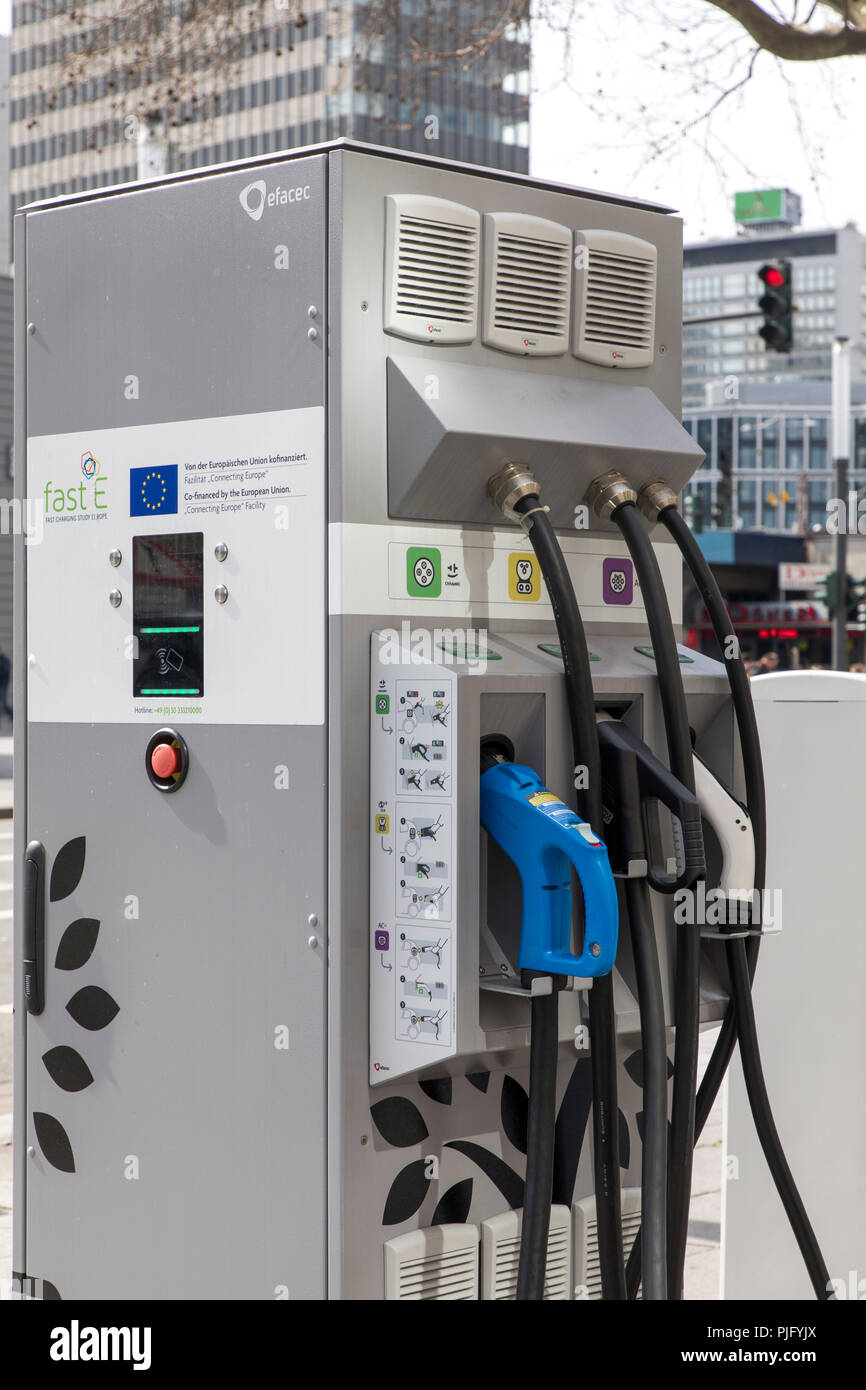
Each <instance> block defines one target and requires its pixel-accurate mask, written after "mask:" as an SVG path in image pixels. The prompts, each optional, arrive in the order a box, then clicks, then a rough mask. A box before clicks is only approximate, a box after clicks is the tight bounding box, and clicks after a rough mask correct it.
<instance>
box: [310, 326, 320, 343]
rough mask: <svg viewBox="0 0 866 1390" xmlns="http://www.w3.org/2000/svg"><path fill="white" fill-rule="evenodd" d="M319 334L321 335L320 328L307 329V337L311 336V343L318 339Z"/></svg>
mask: <svg viewBox="0 0 866 1390" xmlns="http://www.w3.org/2000/svg"><path fill="white" fill-rule="evenodd" d="M318 336H319V330H318V328H308V329H307V337H308V338H309V340H310V342H311V343H314V342H315V341H316V339H317V338H318Z"/></svg>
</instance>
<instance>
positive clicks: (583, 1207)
mask: <svg viewBox="0 0 866 1390" xmlns="http://www.w3.org/2000/svg"><path fill="white" fill-rule="evenodd" d="M640 1216H641V1212H640V1188H639V1187H625V1188H623V1192H622V1243H623V1249H624V1251H625V1253H626V1256H628V1252H629V1251H630V1250H631V1247H632V1245H633V1244H634V1238H635V1236H636V1235H637V1233H638V1231H639V1230H640ZM574 1287H575V1290H578V1289H579V1290H580V1293H579V1294H578V1295H577V1296H578V1297H580V1298H590V1299H592V1298H601V1267H600V1265H599V1259H598V1222H597V1220H596V1214H595V1197H584V1198H583V1200H582V1201H580V1202H575V1204H574ZM638 1297H640V1293H638Z"/></svg>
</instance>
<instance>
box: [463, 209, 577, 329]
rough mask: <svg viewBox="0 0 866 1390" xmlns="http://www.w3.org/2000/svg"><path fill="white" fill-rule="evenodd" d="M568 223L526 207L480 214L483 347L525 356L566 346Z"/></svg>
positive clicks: (568, 295) (569, 285) (568, 276)
mask: <svg viewBox="0 0 866 1390" xmlns="http://www.w3.org/2000/svg"><path fill="white" fill-rule="evenodd" d="M571 246H572V234H571V228H570V227H563V226H561V225H560V224H559V223H558V222H549V221H547V220H546V219H545V218H543V217H530V216H528V215H527V214H525V213H513V212H495V213H489V214H487V215H486V216H485V218H484V309H483V315H482V330H481V338H482V341H483V342H484V343H486V344H487V346H488V347H495V348H500V349H501V350H502V351H503V352H514V353H519V354H521V355H522V356H526V357H554V356H556V355H557V354H560V353H564V352H567V351H568V334H569V326H570V319H571Z"/></svg>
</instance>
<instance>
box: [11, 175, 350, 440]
mask: <svg viewBox="0 0 866 1390" xmlns="http://www.w3.org/2000/svg"><path fill="white" fill-rule="evenodd" d="M257 183H262V184H263V185H264V188H265V195H264V196H265V199H266V201H265V204H264V206H263V208H262V211H261V214H260V216H259V217H258V219H257V220H256V219H254V218H253V216H251V215H250V214H249V213H248V212H246V211H245V210H244V206H243V205H242V202H241V195H242V193H243V192H244V190H245V189H247V188H249V187H250V186H251V185H253V184H257ZM298 188H300V189H302V190H303V189H309V196H307V197H301V198H300V199H298V200H297V201H293V202H291V203H280V202H278V203H275V204H274V205H273V206H270V205H269V204H268V203H267V197H268V196H270V195H273V196H277V194H278V193H279V192H280V191H284V192H287V191H288V190H292V191H294V190H296V189H298ZM259 195H260V190H259V189H255V190H254V192H252V193H250V194H249V195H248V196H247V198H246V202H247V204H248V205H249V206H250V207H251V208H252V209H253V211H254V212H255V211H256V209H257V208H258V206H259V204H258V198H259ZM325 197H326V190H325V157H324V156H321V155H320V156H318V157H316V158H312V159H307V160H295V161H286V162H283V163H280V164H273V165H266V166H262V167H258V168H255V169H238V170H235V171H232V172H227V173H217V174H213V175H212V176H210V177H207V178H195V179H184V180H181V181H179V182H178V183H173V184H160V185H157V186H155V187H143V188H136V187H135V186H134V185H133V186H132V187H131V188H130V189H129V190H127V191H124V192H122V193H119V194H116V195H114V196H112V197H111V198H110V202H109V201H108V199H107V198H97V199H94V200H92V201H88V202H81V203H71V204H62V205H60V206H56V207H52V208H47V209H44V210H41V211H35V212H32V213H28V214H27V234H28V250H29V258H28V265H29V266H30V267H31V270H30V273H29V278H28V315H29V318H30V320H31V321H32V322H33V324H34V326H35V332H34V333H33V335H32V336H30V337H28V338H27V340H26V343H27V349H28V358H29V398H28V406H29V425H28V432H29V433H30V434H31V435H34V434H60V433H69V432H71V431H73V430H77V429H95V428H97V429H107V428H109V427H112V426H120V425H140V424H150V423H153V422H154V421H162V420H198V419H208V418H210V417H212V416H216V415H241V414H251V413H253V412H256V411H267V410H283V409H286V408H287V407H288V406H303V405H320V404H321V401H322V352H323V350H324V349H323V344H324V337H320V339H319V344H318V345H319V352H318V353H310V352H309V351H306V350H305V349H307V347H308V343H309V340H308V338H307V333H308V330H309V329H310V327H311V326H312V324H311V321H310V319H309V318H308V317H307V309H308V307H309V305H310V302H311V301H310V300H309V299H308V298H306V297H305V295H304V290H303V287H306V288H307V292H308V293H309V289H310V287H311V285H315V284H316V283H318V284H319V286H320V287H321V285H322V257H323V236H324V232H323V228H324V218H325ZM280 247H283V248H286V249H285V252H284V253H281V252H280ZM282 262H285V264H286V268H280V265H281V264H282ZM19 273H20V270H19ZM299 291H300V292H299ZM313 302H314V301H313ZM321 307H322V306H321V298H320V302H319V308H320V309H321ZM319 322H320V323H321V319H320V321H319ZM132 376H134V377H137V378H138V392H139V394H138V397H137V398H134V397H130V396H129V387H128V384H127V379H128V378H129V377H132Z"/></svg>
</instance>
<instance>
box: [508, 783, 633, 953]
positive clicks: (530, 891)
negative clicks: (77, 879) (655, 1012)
mask: <svg viewBox="0 0 866 1390" xmlns="http://www.w3.org/2000/svg"><path fill="white" fill-rule="evenodd" d="M481 824H482V825H483V826H484V829H485V830H486V831H487V833H488V834H489V835H491V836H492V837H493V839H494V840H495V841H496V843H497V844H498V845H499V846H500V848H501V849H503V850H504V851H505V853H506V854H507V855H508V858H509V859H510V860H511V861H512V863H514V864H515V865H516V867H517V869H518V871H519V873H520V878H521V882H522V884H523V920H522V922H521V927H520V953H519V956H518V965H519V966H520V969H521V970H538V971H541V972H542V973H544V974H549V975H578V976H583V977H587V978H591V977H594V976H597V975H606V974H607V973H608V971H610V970H611V969H612V968H613V963H614V960H615V959H616V945H617V934H618V928H619V908H618V904H617V894H616V883H615V881H614V877H613V872H612V871H611V867H610V863H609V861H608V857H607V849H606V848H605V846H604V844H603V843H602V842H601V840H599V838H598V836H597V835H596V834H595V833H594V831H593V830H592V829H591V827H590V826H589V825H587V824H586V822H585V821H582V820H581V819H580V817H579V816H577V815H575V813H574V811H572V810H571V808H570V807H568V806H566V804H565V802H564V801H560V800H559V797H557V796H554V795H553V794H552V792H549V791H548V790H547V788H546V787H545V785H544V783H543V782H542V781H541V778H540V777H539V776H538V773H537V772H535V771H534V770H533V769H532V768H531V767H524V766H523V765H521V764H520V763H508V762H501V763H497V764H496V765H495V766H494V767H491V768H488V770H487V771H486V772H484V773H482V775H481ZM570 864H572V865H574V869H575V872H576V873H577V876H578V879H579V880H580V886H581V889H582V891H583V900H584V909H585V925H584V942H583V951H582V953H581V955H579V956H575V955H573V954H572V952H571V951H570V950H569V947H570V945H571V908H572V895H571V872H570V868H569V865H570Z"/></svg>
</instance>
